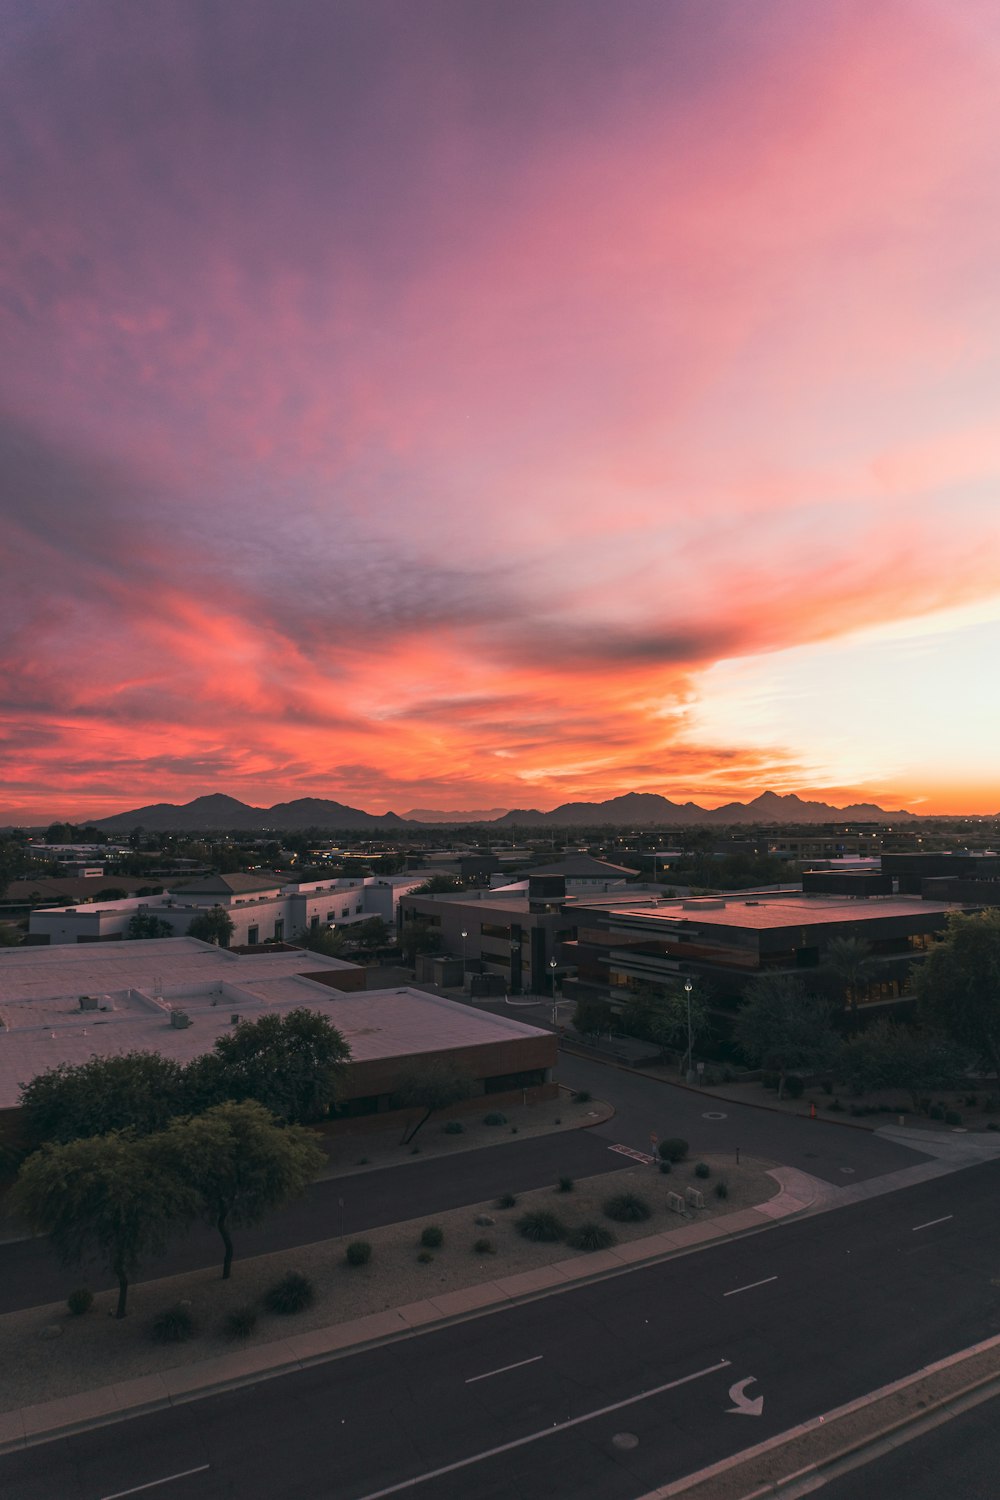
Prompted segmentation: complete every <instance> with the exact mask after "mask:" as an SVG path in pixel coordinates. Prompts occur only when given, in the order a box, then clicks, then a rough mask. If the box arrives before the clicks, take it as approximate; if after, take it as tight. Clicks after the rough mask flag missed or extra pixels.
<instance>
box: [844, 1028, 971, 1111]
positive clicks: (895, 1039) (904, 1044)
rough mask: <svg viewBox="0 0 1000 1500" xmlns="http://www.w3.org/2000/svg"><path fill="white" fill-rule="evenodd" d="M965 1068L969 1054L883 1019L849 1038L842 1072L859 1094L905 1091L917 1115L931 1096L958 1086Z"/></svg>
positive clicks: (940, 1038) (944, 1040) (938, 1035)
mask: <svg viewBox="0 0 1000 1500" xmlns="http://www.w3.org/2000/svg"><path fill="white" fill-rule="evenodd" d="M968 1065H969V1055H968V1053H967V1052H966V1051H964V1049H962V1048H961V1047H958V1046H956V1044H955V1043H954V1042H953V1041H952V1040H951V1039H950V1038H949V1037H947V1036H945V1035H944V1034H943V1033H941V1032H934V1031H914V1030H912V1029H911V1028H910V1027H908V1026H901V1025H899V1024H898V1022H894V1021H889V1020H887V1019H886V1018H885V1017H882V1018H880V1019H879V1020H877V1021H876V1022H874V1024H873V1025H871V1026H868V1027H866V1028H865V1030H864V1031H862V1032H861V1033H860V1035H858V1036H855V1037H852V1038H851V1040H850V1042H849V1043H848V1045H847V1047H846V1048H845V1049H844V1061H843V1071H844V1075H845V1077H846V1078H847V1079H848V1081H849V1082H850V1084H851V1086H852V1087H853V1088H854V1089H855V1090H856V1091H857V1092H858V1093H868V1092H869V1091H870V1090H872V1089H882V1088H891V1089H895V1088H899V1089H905V1091H906V1092H907V1093H908V1094H909V1096H910V1103H911V1104H912V1106H913V1108H914V1109H915V1110H917V1109H920V1108H921V1107H922V1105H923V1104H924V1103H925V1102H926V1096H927V1095H928V1094H930V1093H932V1092H933V1091H934V1090H936V1089H949V1088H955V1087H957V1086H959V1085H960V1084H961V1083H962V1082H963V1079H964V1075H965V1072H966V1069H967V1068H968Z"/></svg>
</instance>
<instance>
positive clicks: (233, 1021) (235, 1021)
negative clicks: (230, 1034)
mask: <svg viewBox="0 0 1000 1500" xmlns="http://www.w3.org/2000/svg"><path fill="white" fill-rule="evenodd" d="M229 1024H230V1026H238V1025H239V1024H240V1013H239V1011H238V1010H234V1011H233V1013H232V1015H231V1016H230V1017H229Z"/></svg>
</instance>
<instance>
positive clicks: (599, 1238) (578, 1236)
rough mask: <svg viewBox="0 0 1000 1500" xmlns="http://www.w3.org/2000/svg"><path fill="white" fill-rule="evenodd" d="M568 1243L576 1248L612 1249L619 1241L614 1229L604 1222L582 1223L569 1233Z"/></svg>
mask: <svg viewBox="0 0 1000 1500" xmlns="http://www.w3.org/2000/svg"><path fill="white" fill-rule="evenodd" d="M566 1243H567V1244H568V1245H570V1246H571V1247H572V1248H573V1249H574V1250H610V1249H611V1246H612V1245H615V1244H617V1243H618V1242H617V1239H616V1238H615V1233H614V1230H612V1229H608V1228H606V1227H605V1225H603V1224H580V1225H578V1226H577V1228H576V1229H574V1230H573V1232H572V1233H571V1234H570V1235H569V1237H568V1239H567V1241H566Z"/></svg>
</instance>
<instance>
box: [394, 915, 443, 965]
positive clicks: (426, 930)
mask: <svg viewBox="0 0 1000 1500" xmlns="http://www.w3.org/2000/svg"><path fill="white" fill-rule="evenodd" d="M399 943H400V947H401V948H402V950H403V957H404V958H405V959H406V962H407V964H408V965H409V966H410V968H411V969H412V968H413V967H414V965H415V964H416V961H417V954H418V953H437V952H438V951H439V950H440V947H441V934H440V932H438V931H437V930H436V928H434V927H432V926H431V924H430V923H429V922H428V921H427V920H426V918H424V917H410V918H408V919H407V920H406V921H405V922H404V923H403V927H402V931H401V933H400V939H399Z"/></svg>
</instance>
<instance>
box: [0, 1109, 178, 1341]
mask: <svg viewBox="0 0 1000 1500" xmlns="http://www.w3.org/2000/svg"><path fill="white" fill-rule="evenodd" d="M8 1203H9V1207H10V1209H11V1211H12V1212H13V1213H14V1214H16V1215H17V1217H18V1218H20V1219H23V1220H24V1222H25V1223H26V1224H27V1225H28V1227H29V1228H30V1229H33V1230H34V1231H35V1233H36V1234H46V1235H48V1237H49V1239H50V1240H51V1242H52V1246H53V1249H54V1250H55V1252H56V1254H57V1255H58V1256H59V1258H60V1260H62V1261H63V1262H64V1264H67V1265H76V1264H78V1263H79V1262H80V1261H81V1260H82V1259H83V1258H84V1257H85V1256H86V1255H88V1254H91V1253H93V1252H96V1253H97V1254H99V1255H100V1256H101V1257H102V1259H103V1260H104V1261H105V1263H106V1264H107V1265H108V1266H109V1268H110V1269H111V1271H112V1272H113V1274H114V1276H115V1279H116V1280H117V1282H118V1307H117V1310H116V1312H115V1317H117V1318H124V1316H125V1308H126V1300H127V1297H128V1284H129V1279H130V1278H131V1277H133V1276H134V1275H135V1274H136V1271H137V1270H138V1268H139V1265H140V1263H141V1261H142V1260H143V1258H144V1257H145V1256H147V1255H150V1254H158V1253H160V1252H161V1251H162V1250H163V1248H164V1247H165V1244H166V1241H167V1238H168V1234H169V1230H170V1228H171V1226H172V1225H174V1224H175V1223H177V1222H178V1221H179V1220H182V1219H184V1218H187V1217H191V1216H192V1215H193V1213H194V1212H195V1210H196V1207H197V1205H196V1200H195V1198H194V1195H193V1193H192V1192H191V1189H190V1188H189V1187H187V1186H186V1185H185V1183H184V1182H183V1181H182V1180H181V1178H180V1176H179V1175H178V1173H177V1172H176V1170H174V1169H172V1168H170V1167H168V1166H167V1165H166V1164H165V1163H163V1162H162V1161H160V1160H156V1161H154V1159H153V1156H152V1154H151V1151H150V1147H149V1143H148V1138H147V1139H143V1140H136V1139H134V1138H133V1137H132V1136H130V1135H128V1134H124V1133H122V1132H119V1131H113V1132H111V1134H109V1135H102V1136H92V1137H91V1138H90V1139H89V1140H80V1141H70V1142H68V1143H66V1144H60V1145H48V1146H43V1147H42V1148H41V1150H40V1151H36V1152H34V1153H33V1155H31V1156H29V1157H28V1159H27V1161H26V1162H24V1164H23V1165H22V1167H21V1170H20V1172H19V1173H18V1176H17V1181H16V1182H15V1183H14V1186H13V1187H12V1188H11V1190H10V1196H9V1199H8Z"/></svg>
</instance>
